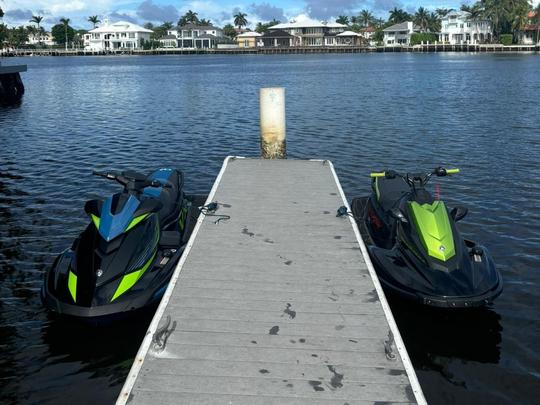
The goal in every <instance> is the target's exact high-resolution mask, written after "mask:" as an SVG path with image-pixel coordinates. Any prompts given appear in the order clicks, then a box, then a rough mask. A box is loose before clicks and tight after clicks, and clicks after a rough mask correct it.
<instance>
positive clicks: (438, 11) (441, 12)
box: [435, 8, 452, 18]
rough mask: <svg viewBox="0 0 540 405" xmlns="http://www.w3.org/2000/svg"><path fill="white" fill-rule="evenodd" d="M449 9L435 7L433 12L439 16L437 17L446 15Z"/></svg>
mask: <svg viewBox="0 0 540 405" xmlns="http://www.w3.org/2000/svg"><path fill="white" fill-rule="evenodd" d="M450 11H452V10H451V9H449V8H437V9H435V13H436V14H437V15H438V16H439V18H443V17H446V14H448V13H449V12H450Z"/></svg>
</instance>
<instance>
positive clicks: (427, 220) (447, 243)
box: [409, 201, 456, 262]
mask: <svg viewBox="0 0 540 405" xmlns="http://www.w3.org/2000/svg"><path fill="white" fill-rule="evenodd" d="M409 208H410V211H411V216H412V217H413V218H414V223H415V225H416V229H417V231H418V235H419V236H420V240H421V241H422V244H423V245H424V247H425V248H426V251H427V252H428V254H429V255H430V256H431V257H434V258H436V259H439V260H442V261H443V262H445V261H447V260H448V259H450V258H452V257H453V256H454V255H455V254H456V250H455V247H454V237H453V235H452V228H451V227H450V221H449V219H448V211H447V210H446V207H445V205H444V203H443V202H442V201H435V202H433V204H422V205H420V204H418V203H417V202H416V201H411V202H410V203H409Z"/></svg>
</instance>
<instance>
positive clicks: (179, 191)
mask: <svg viewBox="0 0 540 405" xmlns="http://www.w3.org/2000/svg"><path fill="white" fill-rule="evenodd" d="M94 174H95V175H97V176H101V177H103V178H106V179H109V180H114V181H116V182H118V183H119V184H121V185H122V186H123V190H122V192H120V193H116V194H114V195H112V196H110V197H108V198H106V199H105V200H91V201H88V202H87V203H86V205H85V211H86V214H87V215H88V216H89V219H90V223H89V225H88V226H87V227H86V229H85V230H84V231H83V232H82V233H81V234H80V235H79V236H78V237H77V239H75V241H74V242H73V245H72V246H71V248H69V249H66V250H65V251H64V252H63V253H61V254H60V255H59V256H58V257H57V258H56V260H55V261H54V264H53V266H52V268H51V269H50V270H49V272H48V273H47V274H46V276H45V282H44V285H43V288H42V291H41V298H42V301H43V303H44V305H45V306H46V307H47V308H48V309H49V310H51V311H52V312H54V313H58V314H62V315H67V316H72V317H77V318H81V319H84V320H88V321H92V323H96V322H98V323H99V322H100V321H106V320H111V319H116V318H119V317H123V316H125V315H127V314H129V313H132V312H134V311H136V310H140V309H143V308H149V307H152V306H153V305H154V304H157V303H159V301H160V300H161V297H162V295H163V293H164V292H165V290H166V288H167V285H168V283H169V280H170V278H171V275H172V273H173V271H174V268H175V264H176V262H177V261H178V259H179V258H180V255H181V254H182V252H183V250H184V245H185V242H186V241H187V236H188V235H187V234H188V229H189V223H188V222H189V220H190V217H191V215H190V212H189V211H190V205H191V204H190V202H189V200H188V199H187V198H186V196H185V194H184V191H183V185H184V179H183V174H182V172H181V171H179V170H176V169H159V170H157V171H155V172H154V173H152V174H150V175H148V176H146V175H144V174H140V173H137V172H134V171H124V172H120V173H116V172H107V173H101V172H94Z"/></svg>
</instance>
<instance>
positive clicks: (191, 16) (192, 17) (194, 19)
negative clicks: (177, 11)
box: [178, 10, 199, 26]
mask: <svg viewBox="0 0 540 405" xmlns="http://www.w3.org/2000/svg"><path fill="white" fill-rule="evenodd" d="M198 22H199V17H198V14H197V13H196V12H194V11H191V10H188V11H187V13H186V14H184V15H183V16H182V17H180V19H179V20H178V25H179V26H182V25H186V24H197V23H198Z"/></svg>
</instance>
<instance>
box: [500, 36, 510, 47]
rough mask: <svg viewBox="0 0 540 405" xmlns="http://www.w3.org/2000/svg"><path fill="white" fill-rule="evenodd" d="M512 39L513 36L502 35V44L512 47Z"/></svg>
mask: <svg viewBox="0 0 540 405" xmlns="http://www.w3.org/2000/svg"><path fill="white" fill-rule="evenodd" d="M512 39H513V35H512V34H501V37H500V42H501V44H503V45H512Z"/></svg>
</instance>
